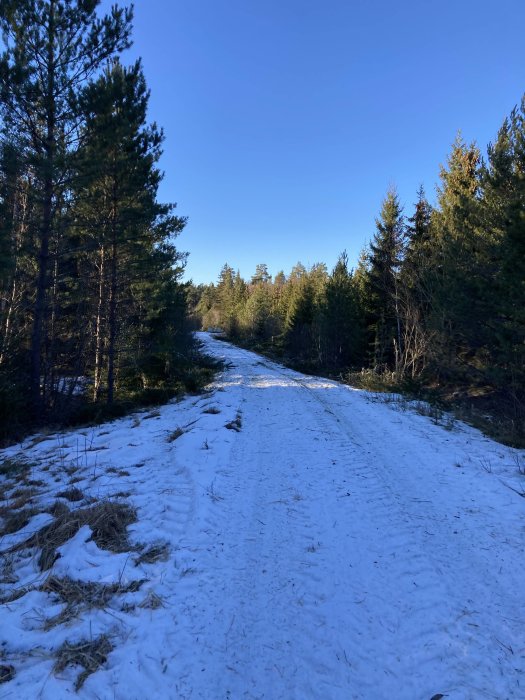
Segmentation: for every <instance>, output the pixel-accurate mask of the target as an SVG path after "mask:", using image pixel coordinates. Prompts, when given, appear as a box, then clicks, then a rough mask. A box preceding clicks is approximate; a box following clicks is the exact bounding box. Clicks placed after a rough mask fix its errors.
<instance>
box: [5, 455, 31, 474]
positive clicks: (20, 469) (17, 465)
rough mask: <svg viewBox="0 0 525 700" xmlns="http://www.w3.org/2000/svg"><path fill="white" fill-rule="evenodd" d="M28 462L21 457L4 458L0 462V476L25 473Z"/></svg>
mask: <svg viewBox="0 0 525 700" xmlns="http://www.w3.org/2000/svg"><path fill="white" fill-rule="evenodd" d="M28 470H29V464H28V463H27V462H25V461H24V460H22V459H9V458H8V459H4V460H3V461H2V463H1V464H0V476H5V477H7V478H8V479H10V478H12V477H14V476H16V477H23V476H26V475H27V472H28Z"/></svg>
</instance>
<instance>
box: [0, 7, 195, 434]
mask: <svg viewBox="0 0 525 700" xmlns="http://www.w3.org/2000/svg"><path fill="white" fill-rule="evenodd" d="M99 4H100V0H6V1H5V2H2V4H1V7H0V30H1V32H2V36H3V51H2V52H1V53H0V97H1V102H0V418H1V419H2V422H3V423H4V424H8V423H10V422H12V417H13V414H17V415H18V417H19V419H20V420H22V421H23V420H27V419H28V418H30V419H31V420H32V421H33V422H34V423H35V424H37V423H39V422H42V421H43V420H47V419H49V418H50V417H51V418H53V417H54V418H56V417H61V418H62V417H64V415H66V414H67V412H68V410H69V407H70V406H71V405H72V404H73V403H74V401H75V397H76V396H77V395H78V393H79V391H81V390H84V389H85V388H86V380H87V382H88V386H89V394H90V400H91V401H92V402H94V403H105V404H108V405H111V404H113V403H114V402H115V401H116V400H118V399H119V398H120V397H121V396H122V395H123V394H124V393H126V392H127V393H128V394H129V392H133V391H140V390H144V389H148V388H151V387H156V386H159V385H161V384H162V383H163V382H166V381H169V378H170V375H171V374H172V373H173V372H174V370H175V367H176V365H177V362H178V361H179V358H180V356H181V354H182V353H184V352H185V350H186V349H187V347H188V346H189V343H190V342H191V339H190V333H189V331H188V329H187V327H186V321H185V318H186V286H185V285H183V284H182V283H181V277H182V273H183V269H184V265H185V259H186V256H185V254H184V253H181V252H179V251H178V249H177V248H176V247H175V244H174V240H175V237H176V236H177V235H178V234H179V233H180V232H181V231H182V229H183V227H184V225H185V218H184V217H180V216H176V215H175V213H174V209H175V205H172V204H161V203H159V202H158V200H157V191H158V186H159V183H160V181H161V179H162V177H163V175H162V172H161V171H160V169H159V166H158V162H159V158H160V156H161V153H162V142H163V133H162V130H161V129H159V128H158V127H157V125H156V124H154V123H149V122H148V118H147V109H148V100H149V91H148V88H147V85H146V81H145V78H144V74H143V71H142V67H141V64H140V61H137V62H136V63H134V64H133V65H131V66H124V65H123V64H122V63H121V61H120V56H121V54H122V52H123V51H124V50H125V49H127V48H128V47H129V46H130V45H131V31H132V19H133V12H132V7H131V8H121V7H118V6H117V5H113V6H112V8H111V10H110V11H109V12H108V13H107V14H105V15H103V16H99V15H98V14H97V9H98V6H99ZM84 393H85V392H84ZM1 432H2V431H0V433H1Z"/></svg>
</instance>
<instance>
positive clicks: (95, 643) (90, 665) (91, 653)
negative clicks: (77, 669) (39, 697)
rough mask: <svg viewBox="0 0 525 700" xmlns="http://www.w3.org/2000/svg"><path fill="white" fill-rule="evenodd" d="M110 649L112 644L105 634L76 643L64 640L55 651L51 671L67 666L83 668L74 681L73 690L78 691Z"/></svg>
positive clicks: (57, 671) (104, 661) (102, 662)
mask: <svg viewBox="0 0 525 700" xmlns="http://www.w3.org/2000/svg"><path fill="white" fill-rule="evenodd" d="M112 650H113V645H112V644H111V642H110V641H109V637H108V636H107V635H106V634H103V635H101V636H100V637H97V638H96V639H91V640H87V639H86V640H83V641H81V642H77V643H76V644H70V643H69V642H64V644H62V646H61V647H60V649H58V651H57V659H56V661H55V665H54V666H53V671H54V673H61V672H62V671H64V670H65V669H66V668H67V667H68V666H82V667H83V669H84V670H83V671H82V673H80V675H79V676H78V678H77V680H76V681H75V690H76V691H77V693H78V691H79V690H80V688H82V686H83V685H84V683H85V682H86V679H87V678H88V677H89V676H90V675H91V674H92V673H95V671H97V670H98V669H99V668H100V667H101V666H102V665H103V664H105V663H106V661H107V658H108V654H109V653H110V652H111V651H112Z"/></svg>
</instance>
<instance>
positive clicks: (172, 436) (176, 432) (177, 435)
mask: <svg viewBox="0 0 525 700" xmlns="http://www.w3.org/2000/svg"><path fill="white" fill-rule="evenodd" d="M181 435H184V430H183V429H182V428H177V429H176V430H174V431H173V432H172V433H170V434H169V435H168V438H167V440H168V442H175V440H178V439H179V438H180V437H181Z"/></svg>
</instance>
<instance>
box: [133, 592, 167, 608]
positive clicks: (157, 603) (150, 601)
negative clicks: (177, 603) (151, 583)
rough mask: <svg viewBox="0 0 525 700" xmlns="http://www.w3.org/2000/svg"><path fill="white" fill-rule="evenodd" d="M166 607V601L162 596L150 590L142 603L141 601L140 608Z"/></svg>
mask: <svg viewBox="0 0 525 700" xmlns="http://www.w3.org/2000/svg"><path fill="white" fill-rule="evenodd" d="M163 607H164V602H163V600H162V598H161V597H160V596H158V595H157V594H156V593H153V591H150V592H149V593H148V595H147V596H146V597H145V598H144V600H143V601H142V603H139V608H143V609H147V610H158V609H159V608H163Z"/></svg>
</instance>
